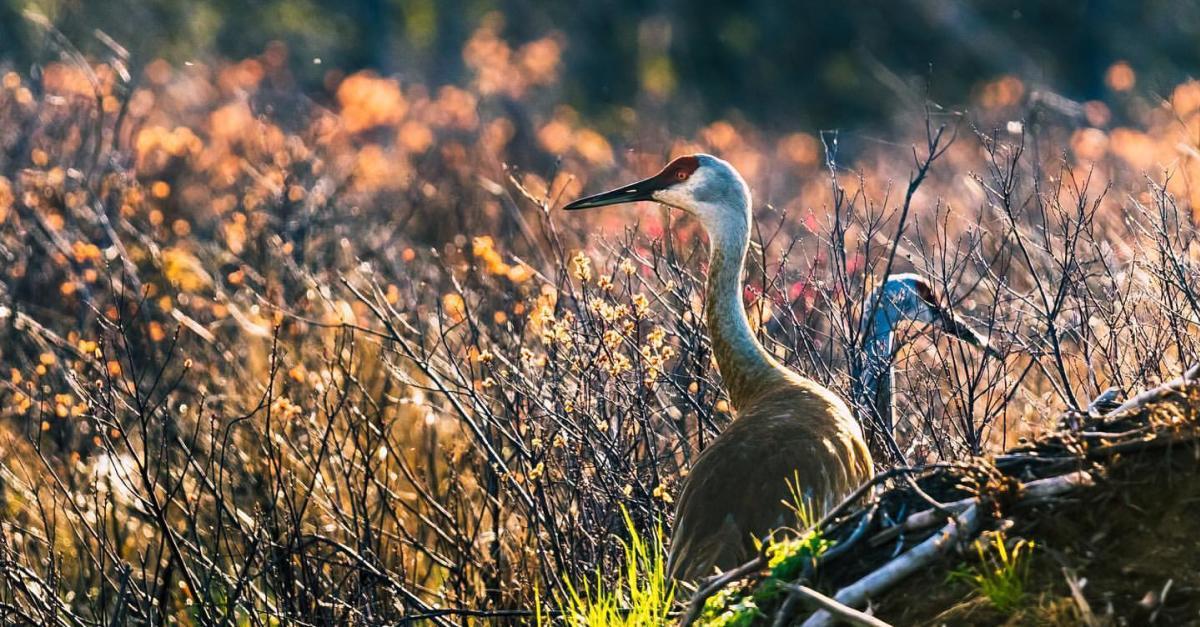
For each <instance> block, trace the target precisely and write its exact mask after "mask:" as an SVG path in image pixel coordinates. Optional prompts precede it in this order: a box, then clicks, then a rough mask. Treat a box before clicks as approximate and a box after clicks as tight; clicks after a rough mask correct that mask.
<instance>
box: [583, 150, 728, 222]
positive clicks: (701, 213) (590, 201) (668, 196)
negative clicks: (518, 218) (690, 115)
mask: <svg viewBox="0 0 1200 627" xmlns="http://www.w3.org/2000/svg"><path fill="white" fill-rule="evenodd" d="M639 200H650V201H656V202H660V203H662V204H664V205H669V206H671V207H675V208H677V209H682V210H684V211H686V212H688V213H690V214H692V215H694V216H696V217H697V218H699V219H700V222H701V223H703V224H704V227H705V228H706V229H707V230H708V232H709V233H710V234H713V235H716V234H725V233H729V232H731V231H733V232H736V233H737V234H739V235H741V234H745V233H748V232H749V228H750V188H749V186H747V185H746V181H744V180H742V176H741V175H740V174H738V171H737V170H735V169H734V168H733V166H732V165H730V164H729V162H727V161H724V160H722V159H718V158H716V157H714V156H712V155H706V154H695V155H686V156H683V157H679V158H677V159H675V160H674V161H671V162H670V163H668V164H667V166H666V167H665V168H663V169H662V171H660V172H659V173H658V174H655V175H654V176H652V177H650V178H648V179H645V180H642V181H638V182H636V183H631V184H629V185H623V186H621V187H618V188H616V189H614V190H610V191H607V192H602V193H599V194H595V195H593V196H587V197H584V198H580V199H579V200H576V201H574V202H571V203H568V204H567V205H566V206H565V207H563V209H566V210H568V211H574V210H576V209H590V208H592V207H604V206H607V205H617V204H622V203H629V202H636V201H639Z"/></svg>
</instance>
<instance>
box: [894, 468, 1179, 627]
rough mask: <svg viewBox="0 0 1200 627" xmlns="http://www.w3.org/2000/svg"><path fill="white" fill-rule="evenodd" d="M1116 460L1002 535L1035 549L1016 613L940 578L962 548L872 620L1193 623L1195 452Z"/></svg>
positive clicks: (906, 586) (962, 560)
mask: <svg viewBox="0 0 1200 627" xmlns="http://www.w3.org/2000/svg"><path fill="white" fill-rule="evenodd" d="M1114 461H1119V462H1121V463H1118V464H1115V466H1114V468H1115V469H1114V470H1111V471H1110V472H1109V475H1108V476H1107V477H1104V478H1103V479H1102V480H1101V481H1100V482H1099V485H1097V486H1096V487H1094V488H1091V489H1089V490H1087V491H1086V492H1084V493H1082V494H1079V495H1077V496H1074V497H1072V498H1071V499H1070V500H1065V501H1062V502H1059V503H1056V504H1053V505H1049V506H1042V507H1040V508H1039V509H1040V511H1038V510H1034V511H1030V512H1025V513H1023V515H1022V516H1020V520H1021V521H1022V522H1019V523H1017V524H1016V525H1015V526H1014V527H1013V528H1012V529H1010V530H1009V532H1008V537H1010V538H1015V537H1022V538H1027V539H1031V540H1033V541H1035V542H1036V543H1037V549H1036V550H1035V551H1034V552H1033V554H1032V558H1031V559H1032V560H1033V561H1032V562H1031V564H1030V570H1029V573H1030V574H1029V586H1028V590H1029V594H1028V595H1027V598H1026V602H1025V604H1024V606H1023V607H1022V608H1021V609H1019V610H1017V611H1016V612H1014V613H1012V614H1010V615H1002V614H1001V613H999V612H997V611H996V610H995V609H993V608H992V607H991V605H990V603H988V601H987V600H986V599H982V598H979V597H978V596H976V595H974V594H973V593H972V591H971V590H970V589H969V588H968V587H967V585H965V584H963V583H958V582H949V581H948V580H947V573H948V572H949V570H950V569H951V568H953V566H954V565H956V564H961V563H966V562H969V561H970V560H971V556H973V554H974V553H973V551H972V550H968V551H967V552H964V553H963V554H962V556H961V557H959V558H957V559H955V558H951V559H949V560H946V562H945V565H944V567H941V568H934V569H929V570H928V571H926V572H925V573H922V574H921V575H919V576H917V577H914V578H912V579H910V580H908V581H906V582H905V583H904V584H902V585H901V586H900V587H899V588H896V589H893V590H892V591H890V592H889V593H888V594H887V595H886V596H885V597H884V598H882V599H880V600H879V603H878V604H877V605H876V606H875V608H874V609H875V612H876V615H877V616H879V617H880V618H882V619H884V620H886V621H888V622H890V623H892V624H894V625H898V626H899V625H1081V624H1082V625H1086V624H1093V625H1200V472H1198V471H1200V447H1197V446H1196V445H1195V444H1186V445H1180V446H1176V447H1174V448H1171V449H1167V450H1158V451H1147V452H1144V453H1140V454H1139V455H1138V457H1137V458H1136V459H1125V460H1114ZM968 549H969V547H968ZM1071 573H1073V574H1074V576H1075V577H1076V578H1077V579H1076V581H1077V582H1078V584H1077V585H1078V586H1079V587H1080V588H1081V589H1080V593H1081V595H1082V602H1081V601H1077V600H1076V599H1075V598H1074V597H1073V595H1072V590H1071V587H1070V585H1069V584H1068V577H1069V576H1070V574H1071ZM1089 613H1090V617H1089V616H1087V615H1088V614H1089Z"/></svg>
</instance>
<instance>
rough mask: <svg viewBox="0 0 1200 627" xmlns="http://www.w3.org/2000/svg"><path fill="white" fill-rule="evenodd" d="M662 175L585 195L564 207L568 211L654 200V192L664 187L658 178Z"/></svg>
mask: <svg viewBox="0 0 1200 627" xmlns="http://www.w3.org/2000/svg"><path fill="white" fill-rule="evenodd" d="M659 178H660V177H658V176H652V177H650V178H648V179H645V180H642V181H638V182H637V183H633V184H632V185H625V186H623V187H618V188H617V189H613V190H609V191H607V192H601V193H599V194H594V195H592V196H585V197H583V198H580V199H579V200H576V201H574V202H570V203H567V205H566V206H564V207H563V209H565V210H567V211H576V210H578V209H591V208H592V207H606V206H608V205H619V204H621V203H626V202H637V201H639V200H654V192H656V191H658V190H660V189H662V188H663V185H662V183H661V182H660V181H659V180H658V179H659Z"/></svg>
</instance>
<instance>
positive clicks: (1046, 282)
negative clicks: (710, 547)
mask: <svg viewBox="0 0 1200 627" xmlns="http://www.w3.org/2000/svg"><path fill="white" fill-rule="evenodd" d="M496 28H497V26H496V25H495V23H493V22H485V26H484V27H483V28H481V29H480V31H479V32H477V33H476V34H475V36H474V37H473V38H472V39H471V41H470V43H469V44H468V46H467V48H466V50H465V51H464V59H465V61H466V63H467V65H468V66H469V67H471V68H472V69H473V70H474V72H475V77H476V80H475V81H473V82H472V83H471V84H467V85H459V86H443V87H436V88H435V87H431V86H428V85H423V84H420V83H416V82H401V81H398V80H396V79H392V78H386V77H379V76H374V75H370V74H355V75H351V76H345V77H341V76H338V75H337V74H336V73H331V74H330V76H329V81H328V82H329V85H328V87H329V93H328V95H327V98H326V100H325V101H323V102H317V101H314V100H311V99H307V98H302V97H300V96H298V95H297V94H296V91H295V90H294V89H293V88H292V87H291V83H290V80H289V77H288V76H287V74H286V70H285V69H284V68H285V67H286V64H284V63H283V60H284V59H285V58H286V54H287V52H286V50H284V49H283V48H282V47H280V46H271V47H270V48H268V50H267V51H266V52H264V54H263V55H261V56H260V57H257V58H253V59H247V60H243V61H240V62H211V63H195V64H191V65H187V66H181V67H171V66H169V65H168V64H166V63H165V62H163V61H158V60H156V61H152V62H149V63H146V64H144V65H139V66H138V67H136V68H133V67H132V65H135V64H131V62H130V60H129V59H126V58H123V56H122V55H121V51H120V50H119V49H114V51H113V54H112V55H111V56H109V57H107V58H91V59H85V58H83V57H82V56H81V55H78V54H77V53H74V52H73V49H72V48H71V47H70V43H69V42H66V41H64V40H62V39H61V38H58V37H55V36H54V34H53V33H49V34H48V35H47V37H48V41H49V42H50V43H51V44H52V45H51V46H49V47H48V49H49V50H53V51H54V52H55V53H56V54H55V57H54V59H53V60H49V59H48V62H47V63H46V64H45V65H43V66H41V67H40V68H38V71H37V72H36V74H35V75H30V74H28V73H23V72H20V71H16V70H12V69H6V70H3V71H0V73H2V74H3V81H2V84H0V256H2V257H3V263H2V264H0V277H2V283H0V318H2V320H0V322H2V325H3V340H2V341H0V356H2V359H3V365H4V373H3V374H4V384H3V386H0V447H2V450H3V451H4V455H3V457H2V458H0V504H2V505H3V507H2V508H0V512H2V514H0V578H2V579H3V585H0V616H3V617H5V620H8V621H11V622H20V621H22V620H25V621H29V622H33V623H40V624H76V623H84V624H98V623H101V622H114V623H118V622H121V621H122V620H125V621H131V622H139V623H140V622H155V623H157V622H160V621H162V620H165V619H167V618H170V619H174V620H176V621H181V622H189V623H196V624H201V623H203V624H208V623H215V622H220V621H221V620H225V619H228V620H230V621H235V622H237V623H238V624H279V621H283V622H288V623H291V622H299V623H320V624H328V623H335V622H341V623H345V624H368V623H369V624H376V623H389V622H395V621H397V620H399V619H401V618H404V617H414V616H429V617H433V618H431V619H430V620H433V621H435V622H438V621H458V620H459V615H456V614H451V613H443V610H446V609H447V608H450V609H454V608H463V609H469V610H470V611H472V612H476V613H479V614H480V615H485V616H488V615H490V616H496V615H503V614H505V613H509V614H515V615H522V612H526V611H529V610H530V609H531V608H532V607H533V606H534V604H535V603H536V602H538V601H537V600H539V599H540V601H541V602H543V603H548V599H553V598H554V596H555V595H556V594H561V592H562V590H563V582H564V580H567V579H569V580H572V581H580V580H581V579H582V578H583V577H587V576H590V575H591V574H592V573H594V572H595V570H596V568H598V567H599V568H601V569H602V571H601V572H607V570H608V569H611V568H613V567H614V565H615V564H616V563H617V560H618V559H619V557H620V544H619V543H618V542H616V541H615V540H614V536H620V535H621V534H623V533H624V525H623V522H622V518H621V513H620V507H619V505H622V504H624V505H625V506H626V507H627V508H628V509H629V512H630V514H631V515H632V517H633V519H634V520H635V521H636V522H637V524H639V525H643V526H645V528H647V529H649V528H650V527H652V526H653V524H654V521H655V520H663V521H664V523H665V524H667V525H668V526H669V523H670V514H671V511H672V497H673V495H674V494H676V492H677V490H678V487H679V483H680V479H681V477H682V476H683V475H684V473H685V472H686V470H687V468H688V466H689V464H690V463H691V461H692V460H694V459H695V456H696V455H697V453H698V452H699V451H700V450H702V449H703V448H704V446H705V443H706V442H708V441H710V440H711V439H712V437H713V436H714V435H715V434H716V433H717V432H718V431H719V430H720V428H721V427H722V425H723V424H724V423H725V422H727V421H728V420H729V419H730V408H729V407H728V404H727V402H726V401H725V400H724V398H723V395H722V391H721V385H720V380H719V376H718V375H717V373H716V371H715V369H714V368H713V365H712V363H711V356H710V353H709V350H708V345H707V339H706V335H705V333H704V329H703V325H702V320H701V312H702V302H701V299H702V293H703V291H702V289H700V288H701V284H702V276H703V266H704V264H705V256H704V243H703V241H702V238H701V236H700V233H699V230H698V227H697V225H696V224H695V223H693V222H692V221H690V220H688V219H684V218H681V217H680V216H679V215H672V214H670V213H668V212H667V211H666V210H664V209H661V208H656V207H649V206H643V207H636V208H627V209H616V210H613V211H608V212H598V213H594V214H573V215H571V216H565V215H562V214H559V213H558V212H557V211H556V209H557V207H558V206H559V205H561V204H562V202H563V200H564V199H569V198H571V197H574V196H575V195H577V194H578V193H580V191H581V190H583V189H585V188H586V189H588V190H589V191H590V190H594V189H597V188H600V187H603V186H605V185H606V184H610V183H616V182H618V181H624V180H626V179H629V178H632V177H634V176H637V175H644V174H646V173H648V172H651V171H653V170H654V169H656V168H657V167H658V166H659V165H660V164H661V163H662V162H664V161H665V160H666V159H667V158H668V157H670V156H673V155H675V154H679V153H683V152H688V151H695V150H704V151H708V152H713V153H715V154H718V155H721V156H723V157H725V158H727V159H729V160H730V161H732V162H733V163H734V164H735V165H736V166H737V167H738V168H739V169H740V170H741V171H742V172H743V173H744V174H745V175H746V177H747V179H748V180H749V181H750V182H751V185H752V187H753V188H754V190H755V194H756V203H757V215H758V226H757V231H756V236H755V239H756V241H757V245H756V247H755V248H754V251H753V254H752V255H751V256H752V259H751V261H750V263H749V264H748V268H747V272H748V273H749V277H750V281H749V288H748V293H747V294H746V297H747V298H748V299H749V301H750V302H751V303H752V304H753V307H752V312H753V314H754V317H755V323H756V324H757V325H758V327H759V329H760V332H761V334H762V336H763V338H764V340H765V341H766V342H767V344H768V346H769V347H770V349H771V350H773V351H774V352H775V353H776V354H777V355H778V356H779V357H780V358H781V359H782V360H783V361H784V362H785V363H787V364H788V365H790V366H792V367H794V368H797V369H799V370H801V371H804V372H806V373H808V374H810V375H811V376H813V377H815V378H817V379H819V380H821V381H823V382H825V383H827V384H829V385H831V386H833V387H834V388H835V389H837V390H839V391H841V392H843V393H849V391H850V390H851V389H852V387H853V377H852V373H853V372H855V369H856V367H857V366H858V365H857V362H856V360H857V359H858V346H860V345H861V338H860V334H859V331H858V328H859V325H858V319H859V317H860V316H861V311H860V306H861V303H862V302H863V301H864V300H865V296H866V294H867V293H868V292H869V290H870V289H871V287H872V286H873V285H874V284H876V283H878V281H879V280H880V279H881V278H882V277H883V276H884V275H885V274H886V273H887V272H888V271H894V272H898V271H906V270H915V271H918V272H921V273H924V274H926V275H927V276H930V277H931V278H932V280H933V282H934V283H935V284H936V285H938V286H939V287H940V290H941V291H942V292H943V294H944V297H945V298H947V299H948V300H949V302H952V303H954V305H955V307H956V308H957V310H958V311H960V312H961V313H963V314H965V315H967V316H968V318H969V319H970V320H972V321H973V323H974V324H975V325H976V327H977V328H978V329H980V330H981V331H983V332H984V333H986V334H987V335H988V336H989V337H990V338H991V341H992V342H993V344H995V345H996V346H997V347H998V348H999V349H1000V352H1001V354H1002V357H1001V358H990V357H989V358H986V359H985V358H984V357H983V356H982V354H980V353H979V352H978V351H977V350H974V349H972V348H970V347H966V346H962V345H958V344H953V343H950V342H944V341H941V340H940V339H939V338H938V337H936V335H935V336H933V338H932V339H930V338H929V337H928V336H927V335H924V334H922V335H920V336H919V337H918V333H916V331H920V330H919V329H914V330H913V331H914V333H913V334H912V336H913V337H912V341H910V342H907V343H905V344H904V347H903V348H902V349H901V350H900V351H899V353H898V354H897V355H896V362H897V370H898V373H899V377H898V381H897V385H896V394H897V403H898V414H899V415H900V416H901V421H900V422H901V425H900V429H899V432H898V434H897V436H896V437H897V444H898V445H899V450H900V451H901V452H902V453H903V455H904V458H905V459H904V460H899V459H897V456H896V455H894V454H892V453H890V452H889V451H891V450H892V448H891V447H890V446H885V440H883V438H885V437H887V436H886V435H885V434H882V433H880V432H879V431H878V430H874V432H875V435H874V437H875V441H874V442H873V445H874V446H875V449H876V450H877V453H878V458H879V460H880V463H881V465H892V464H895V463H907V464H910V465H920V464H928V463H931V462H939V461H947V460H956V459H961V458H963V457H965V456H968V455H973V454H986V453H988V452H993V451H996V450H999V449H1001V448H1003V447H1004V446H1006V445H1010V444H1013V443H1015V442H1016V441H1017V440H1018V439H1019V438H1021V437H1023V436H1027V435H1029V434H1031V433H1037V432H1038V431H1039V430H1041V429H1044V428H1046V427H1047V426H1049V425H1051V424H1052V423H1053V420H1054V417H1055V416H1057V414H1058V413H1059V412H1060V411H1061V410H1063V409H1066V408H1072V407H1074V408H1080V407H1083V406H1086V404H1087V401H1088V399H1090V398H1092V397H1093V396H1095V395H1096V394H1097V393H1098V392H1099V391H1100V390H1103V389H1104V388H1106V387H1107V386H1109V385H1117V386H1120V387H1121V388H1123V389H1125V390H1127V391H1133V390H1137V389H1140V388H1143V387H1146V386H1149V385H1152V384H1155V383H1157V382H1159V381H1161V380H1164V379H1166V378H1169V377H1171V376H1174V375H1175V374H1178V372H1180V371H1181V370H1182V367H1183V365H1184V364H1187V363H1190V362H1192V361H1193V360H1194V359H1195V357H1196V351H1197V342H1196V341H1195V337H1196V333H1195V329H1194V325H1195V324H1196V321H1197V320H1198V319H1200V302H1198V300H1197V299H1198V298H1200V294H1198V293H1197V289H1198V288H1197V285H1198V284H1197V280H1196V278H1197V261H1198V256H1200V245H1198V242H1197V241H1196V232H1195V224H1196V221H1197V219H1200V215H1197V213H1196V211H1197V209H1196V208H1197V207H1200V188H1198V187H1196V185H1195V184H1196V183H1200V178H1198V177H1200V153H1198V152H1197V150H1198V148H1200V83H1187V84H1183V85H1180V86H1179V87H1178V88H1177V89H1176V90H1175V92H1174V93H1173V94H1171V95H1170V97H1169V98H1167V99H1165V100H1164V101H1162V102H1158V101H1156V100H1154V99H1151V98H1150V97H1148V96H1146V97H1141V96H1136V95H1133V94H1128V93H1122V94H1120V98H1118V99H1115V104H1112V106H1113V107H1115V108H1116V109H1117V110H1115V111H1110V110H1109V108H1108V106H1106V105H1105V104H1103V103H1098V102H1094V103H1086V104H1084V105H1075V104H1074V103H1069V102H1066V103H1064V102H1063V100H1062V99H1061V98H1058V97H1056V96H1054V95H1053V94H1049V93H1046V92H1040V91H1036V90H1034V89H1033V88H1032V87H1029V86H1026V85H1024V84H1023V83H1022V82H1021V81H1020V80H1018V79H1016V78H1014V77H1000V78H998V79H997V80H995V81H992V82H989V83H987V84H986V85H984V86H982V87H981V89H980V90H979V93H978V102H977V103H976V104H975V105H974V106H973V108H972V109H970V110H969V112H967V113H951V112H946V111H942V110H939V109H937V108H935V107H932V106H931V107H930V108H929V109H928V110H927V111H924V112H910V113H908V114H906V115H903V116H900V118H899V119H901V120H905V121H903V122H901V123H898V124H897V125H896V127H895V129H894V130H893V131H892V132H891V139H890V140H889V141H887V142H883V141H878V142H875V141H867V140H865V139H864V137H863V136H861V135H856V134H851V133H844V134H839V133H836V132H819V133H818V132H800V131H797V132H795V133H792V134H785V135H783V136H770V135H767V134H764V133H761V132H758V131H756V130H755V129H753V128H749V127H747V126H745V125H743V124H739V123H737V122H729V121H715V122H713V123H712V124H710V125H708V126H707V127H704V128H702V129H700V130H699V131H697V132H696V133H694V134H690V135H688V136H686V137H682V138H680V137H674V136H672V135H671V134H670V130H664V129H669V124H667V123H666V122H664V121H663V120H655V119H639V118H638V117H637V114H636V112H633V111H630V112H629V119H627V120H623V121H620V123H619V124H618V123H612V122H610V123H609V127H608V128H606V127H605V126H603V125H602V126H600V127H596V128H594V127H592V126H590V125H589V121H587V120H582V119H580V117H579V116H578V115H576V114H575V113H574V112H572V111H570V110H569V109H566V108H564V107H560V106H556V104H555V102H556V93H557V92H556V85H557V83H556V80H557V72H558V60H559V55H560V54H561V52H562V47H563V45H565V44H564V43H563V42H560V41H557V40H555V39H550V38H548V39H545V40H541V41H535V42H533V43H530V44H527V45H525V46H524V47H521V48H518V49H512V48H510V47H509V46H508V45H507V44H505V43H504V41H503V39H501V38H500V37H499V34H498V32H497V31H496ZM1130 71H1132V70H1130ZM1119 87H1120V86H1117V87H1115V88H1119ZM1111 120H1121V122H1120V124H1117V123H1115V122H1112V121H1111ZM628 145H635V146H637V147H638V150H637V151H635V152H634V151H625V150H622V149H619V148H618V147H623V146H628Z"/></svg>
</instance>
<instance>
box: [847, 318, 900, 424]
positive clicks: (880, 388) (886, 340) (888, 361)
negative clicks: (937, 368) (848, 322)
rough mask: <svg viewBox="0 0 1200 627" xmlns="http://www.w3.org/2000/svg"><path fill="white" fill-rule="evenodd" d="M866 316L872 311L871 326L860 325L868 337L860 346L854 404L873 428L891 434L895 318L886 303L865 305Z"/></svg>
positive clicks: (893, 414)
mask: <svg viewBox="0 0 1200 627" xmlns="http://www.w3.org/2000/svg"><path fill="white" fill-rule="evenodd" d="M867 307H868V309H867V312H868V313H869V312H870V310H871V308H874V309H875V313H874V316H873V317H872V318H871V323H870V324H866V323H864V324H863V330H864V331H865V332H866V333H867V337H866V339H865V341H864V344H863V361H862V372H861V373H860V374H859V383H858V390H857V391H856V392H857V393H856V394H855V399H854V400H855V403H856V404H857V405H858V406H859V408H861V410H862V411H866V412H868V413H869V418H870V419H871V422H873V423H874V424H877V425H880V426H881V427H882V428H883V429H884V430H886V431H887V432H888V433H891V431H892V426H893V425H894V424H895V421H894V418H895V407H894V406H893V404H892V378H893V375H894V370H893V359H892V357H893V350H894V348H895V347H894V343H895V328H894V327H895V323H896V321H895V319H894V318H895V316H894V315H893V313H892V311H891V309H892V308H891V307H888V306H887V304H886V303H879V305H878V306H874V302H873V301H868V303H867Z"/></svg>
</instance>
